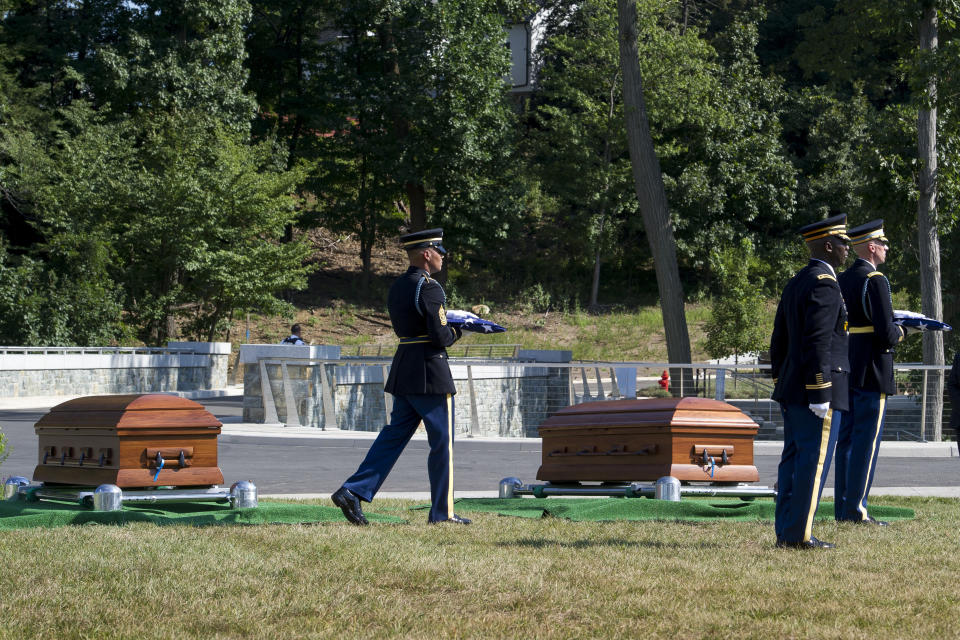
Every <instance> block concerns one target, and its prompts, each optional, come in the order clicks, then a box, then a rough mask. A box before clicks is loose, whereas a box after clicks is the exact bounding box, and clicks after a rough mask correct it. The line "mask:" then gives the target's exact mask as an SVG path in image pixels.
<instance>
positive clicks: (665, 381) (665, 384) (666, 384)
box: [657, 371, 670, 391]
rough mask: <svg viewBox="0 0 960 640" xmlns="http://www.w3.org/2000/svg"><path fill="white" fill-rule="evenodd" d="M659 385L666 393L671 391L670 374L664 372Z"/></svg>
mask: <svg viewBox="0 0 960 640" xmlns="http://www.w3.org/2000/svg"><path fill="white" fill-rule="evenodd" d="M657 384H659V385H660V388H661V389H663V390H664V391H669V390H670V374H668V373H667V372H666V371H664V372H663V375H661V376H660V382H658V383H657Z"/></svg>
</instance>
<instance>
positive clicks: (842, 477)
mask: <svg viewBox="0 0 960 640" xmlns="http://www.w3.org/2000/svg"><path fill="white" fill-rule="evenodd" d="M886 413H887V395H886V394H885V393H880V392H879V391H864V390H863V389H850V411H849V412H845V413H844V415H843V419H842V420H841V421H840V426H839V428H838V429H837V431H838V433H837V456H836V457H837V466H836V467H834V471H833V475H834V478H835V480H836V482H835V484H834V487H835V491H834V496H835V497H834V515H835V517H836V518H837V520H856V521H860V520H866V519H867V496H868V495H869V494H870V487H871V485H873V474H874V472H875V471H876V470H877V454H878V453H880V436H881V435H882V434H883V423H884V418H885V417H886Z"/></svg>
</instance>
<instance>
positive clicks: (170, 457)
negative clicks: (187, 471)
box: [143, 447, 193, 469]
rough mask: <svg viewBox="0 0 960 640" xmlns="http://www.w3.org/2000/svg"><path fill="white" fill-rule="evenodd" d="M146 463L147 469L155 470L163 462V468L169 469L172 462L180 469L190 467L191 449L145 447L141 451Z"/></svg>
mask: <svg viewBox="0 0 960 640" xmlns="http://www.w3.org/2000/svg"><path fill="white" fill-rule="evenodd" d="M143 453H144V456H145V457H146V462H147V465H148V467H149V468H151V469H156V468H157V467H159V466H160V461H161V460H162V461H163V464H164V466H165V467H169V466H170V465H171V464H172V463H173V461H174V460H176V462H177V464H178V465H179V466H180V468H181V469H184V468H186V467H189V466H191V460H190V458H193V447H163V448H161V447H147V448H146V449H144V450H143Z"/></svg>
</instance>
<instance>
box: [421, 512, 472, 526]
mask: <svg viewBox="0 0 960 640" xmlns="http://www.w3.org/2000/svg"><path fill="white" fill-rule="evenodd" d="M441 522H452V523H453V524H470V523H471V522H472V520H470V518H464V517H463V516H458V515H457V514H453V515H452V516H450V517H449V518H447V519H446V520H431V521H430V524H439V523H441Z"/></svg>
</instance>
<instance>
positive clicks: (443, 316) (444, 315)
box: [437, 305, 447, 327]
mask: <svg viewBox="0 0 960 640" xmlns="http://www.w3.org/2000/svg"><path fill="white" fill-rule="evenodd" d="M437 313H439V314H440V324H441V326H444V327H445V326H447V312H446V311H445V310H444V309H443V305H440V311H438V312H437Z"/></svg>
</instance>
